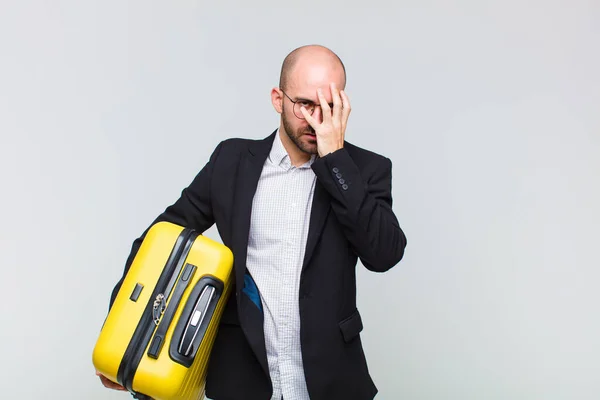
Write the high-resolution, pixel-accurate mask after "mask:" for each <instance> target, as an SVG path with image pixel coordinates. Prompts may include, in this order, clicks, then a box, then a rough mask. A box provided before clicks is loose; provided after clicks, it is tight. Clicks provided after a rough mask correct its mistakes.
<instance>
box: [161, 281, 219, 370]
mask: <svg viewBox="0 0 600 400" xmlns="http://www.w3.org/2000/svg"><path fill="white" fill-rule="evenodd" d="M223 288H224V284H223V282H222V281H221V280H219V279H217V278H215V277H213V276H203V277H202V278H200V279H199V280H198V282H197V283H196V285H195V286H194V289H193V290H192V292H191V293H190V296H189V297H188V299H187V301H186V304H185V307H184V309H183V312H182V313H181V317H180V318H179V321H178V322H177V325H176V327H175V331H174V332H173V339H172V340H171V345H170V348H169V354H170V356H171V358H172V359H173V360H174V361H176V362H178V363H180V364H182V365H184V366H186V367H189V366H191V365H192V363H193V361H194V358H195V357H196V354H197V352H198V349H199V348H200V346H201V344H202V340H203V339H204V336H205V335H206V330H207V329H208V326H209V324H210V322H211V320H212V318H213V315H214V312H215V309H216V307H217V303H218V302H219V298H220V297H221V294H222V293H223Z"/></svg>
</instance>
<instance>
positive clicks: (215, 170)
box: [101, 46, 406, 400]
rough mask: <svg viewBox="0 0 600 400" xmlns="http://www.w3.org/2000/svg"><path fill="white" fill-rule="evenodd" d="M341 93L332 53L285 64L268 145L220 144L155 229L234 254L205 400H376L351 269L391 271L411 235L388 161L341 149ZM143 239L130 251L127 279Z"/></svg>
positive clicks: (295, 56)
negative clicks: (198, 235)
mask: <svg viewBox="0 0 600 400" xmlns="http://www.w3.org/2000/svg"><path fill="white" fill-rule="evenodd" d="M345 86H346V71H345V67H344V65H343V63H342V61H341V60H340V59H339V57H338V56H337V55H335V54H334V53H333V52H332V51H331V50H329V49H327V48H325V47H322V46H304V47H301V48H298V49H296V50H294V51H293V52H291V53H290V54H289V55H288V56H287V57H286V58H285V60H284V62H283V66H282V68H281V76H280V83H279V87H276V88H273V89H272V90H271V102H272V104H273V107H274V108H275V111H276V112H277V113H278V114H280V124H279V128H278V129H276V130H275V131H274V132H273V133H272V134H270V135H269V136H267V137H266V138H265V139H262V140H248V139H229V140H225V141H223V142H221V143H220V144H219V145H218V146H217V148H216V149H215V150H214V152H213V154H212V155H211V157H210V160H209V161H208V163H207V164H206V165H205V166H204V168H203V169H202V170H201V171H200V172H199V173H198V174H197V175H196V177H195V178H194V179H193V181H192V182H191V184H190V185H189V186H188V187H186V188H185V189H184V190H183V191H182V193H181V197H180V198H179V199H178V200H177V201H176V202H175V203H174V204H172V205H170V206H169V207H167V208H166V209H165V211H164V212H163V213H162V214H160V215H159V216H158V217H157V218H156V219H155V220H154V221H153V222H152V224H150V226H151V225H153V224H155V223H157V222H159V221H170V222H173V223H176V224H179V225H182V226H187V227H191V228H194V229H195V230H197V231H199V232H204V231H206V230H207V229H208V228H210V227H211V226H212V225H213V224H216V225H217V228H218V231H219V234H220V236H221V239H222V241H223V243H224V244H225V245H226V246H228V247H229V248H230V249H231V250H232V251H233V254H234V258H235V266H234V269H235V288H234V290H233V295H232V296H230V298H229V301H228V303H227V306H226V308H225V311H224V314H223V317H222V319H221V321H220V326H219V331H218V334H217V337H216V340H215V343H214V347H213V351H212V353H211V357H210V361H209V365H208V376H207V381H206V395H207V397H209V398H210V399H214V400H267V399H272V400H280V399H282V398H283V399H285V400H308V399H312V400H332V399H340V400H346V399H352V400H367V399H373V398H374V397H375V395H376V394H377V388H376V386H375V384H374V383H373V380H372V379H371V376H370V374H369V370H368V368H367V362H366V359H365V355H364V352H363V348H362V344H361V338H360V332H361V331H362V329H363V324H362V320H361V316H360V313H359V311H358V309H357V307H356V277H355V274H356V265H357V261H358V259H359V258H360V260H361V262H362V264H363V265H364V266H365V267H366V268H367V269H369V270H371V271H375V272H384V271H387V270H389V269H390V268H392V267H393V266H394V265H396V264H397V263H398V262H399V261H400V260H401V259H402V257H403V254H404V249H405V247H406V237H405V235H404V233H403V231H402V229H401V228H400V226H399V224H398V220H397V218H396V216H395V214H394V212H393V210H392V194H391V184H392V178H391V177H392V164H391V161H390V160H389V159H388V158H386V157H384V156H381V155H378V154H375V153H373V152H370V151H367V150H364V149H361V148H359V147H357V146H354V145H352V144H350V143H349V142H347V141H345V131H346V124H347V122H348V117H349V115H350V110H351V107H350V100H349V98H348V95H347V94H346V93H345V91H344V89H345ZM366 134H368V132H366ZM148 228H149V227H148ZM146 232H147V230H146V231H145V232H144V233H143V234H142V235H141V236H140V237H139V238H137V239H136V240H135V241H134V243H133V246H132V251H131V254H130V256H129V258H128V260H127V262H126V264H125V271H124V274H123V277H124V276H125V274H126V273H127V270H128V269H129V266H130V265H131V262H132V261H133V258H134V257H135V254H136V252H137V250H138V248H139V246H140V244H141V242H142V240H143V238H144V236H145V234H146ZM121 283H122V279H121V281H119V282H118V283H117V285H116V286H115V289H114V291H113V295H112V297H111V305H112V302H113V301H114V298H115V296H116V294H117V292H118V290H119V287H120V285H121ZM101 379H102V381H103V383H104V384H105V386H108V387H112V388H116V389H122V388H121V387H119V386H118V385H114V384H111V383H110V382H107V381H106V379H104V378H103V377H101Z"/></svg>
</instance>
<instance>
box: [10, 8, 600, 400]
mask: <svg viewBox="0 0 600 400" xmlns="http://www.w3.org/2000/svg"><path fill="white" fill-rule="evenodd" d="M599 4H600V3H598V2H597V1H595V0H593V1H566V0H563V1H552V0H551V1H547V0H546V1H541V0H540V1H527V2H523V1H515V0H503V1H494V2H492V1H468V0H459V1H453V2H447V1H441V0H432V1H423V0H419V1H417V0H413V1H402V2H396V3H395V5H392V4H391V2H386V3H383V2H381V3H380V4H379V2H376V1H368V2H360V3H358V2H350V3H348V2H342V1H328V2H312V1H301V2H290V1H286V2H273V1H266V0H262V1H261V2H246V3H242V2H240V3H232V2H223V1H221V2H199V1H196V2H194V1H183V0H182V1H160V2H158V1H79V2H76V1H70V2H69V1H47V2H43V1H14V2H9V1H6V0H2V1H1V2H0V154H1V156H0V179H1V180H0V182H1V187H2V192H1V196H0V205H1V211H2V222H1V224H0V246H1V247H0V266H1V269H0V282H2V291H1V293H2V299H3V302H2V316H1V317H0V320H1V322H0V325H1V327H2V329H0V335H1V340H0V354H1V361H0V381H1V382H0V387H1V390H2V394H1V395H0V397H2V398H6V399H16V398H18V399H38V398H51V399H127V398H130V397H129V395H128V394H125V393H118V392H112V391H109V390H107V389H104V388H103V387H102V386H101V384H100V382H99V380H98V379H97V377H96V376H95V375H94V369H93V366H92V363H91V353H92V348H93V345H94V342H95V340H96V338H97V334H98V332H99V329H100V326H101V324H102V322H103V318H104V316H105V313H106V311H107V306H108V300H109V294H110V291H111V289H112V287H113V285H114V283H115V282H116V281H117V280H118V278H119V277H120V274H121V272H122V268H123V264H124V262H125V259H126V257H127V255H128V253H129V248H130V245H131V242H132V241H133V239H134V238H136V237H137V236H138V235H139V234H140V233H141V232H142V231H143V230H144V229H145V228H146V227H147V225H148V224H149V223H150V222H151V220H152V219H153V218H154V217H155V216H156V215H157V214H158V213H160V212H161V211H162V210H163V209H164V208H165V207H166V206H167V205H169V204H171V203H172V202H173V201H174V200H175V199H176V198H177V197H178V196H179V193H180V191H181V189H182V188H183V187H185V186H186V185H188V184H189V183H190V182H191V180H192V178H193V177H194V175H195V174H196V172H197V171H198V170H199V169H200V168H201V167H202V166H203V165H204V163H205V162H206V161H207V159H208V156H209V154H210V153H211V152H212V150H213V148H214V147H215V146H216V145H217V143H218V142H219V141H221V140H222V139H225V138H228V137H232V136H237V137H247V138H262V137H264V136H266V135H268V134H269V133H271V132H272V131H273V130H274V129H275V128H276V127H277V124H278V115H277V114H276V113H275V111H273V109H272V106H271V104H270V97H269V91H270V89H271V88H272V87H273V86H274V85H276V84H277V78H278V73H279V68H280V64H281V61H282V59H283V57H284V56H285V55H286V54H287V53H288V52H289V51H290V50H292V49H293V48H295V47H297V46H300V45H303V44H308V43H320V44H324V45H326V46H329V47H331V48H332V49H333V50H335V51H336V52H338V54H339V55H340V56H341V57H342V58H343V60H344V61H345V63H346V66H347V69H348V87H347V91H348V94H349V96H350V98H351V101H352V105H353V113H352V116H351V119H350V122H349V125H348V131H347V139H348V140H349V141H351V142H353V143H355V144H357V145H359V146H363V147H366V148H368V149H371V150H374V151H376V152H379V153H382V154H384V155H386V156H388V157H390V158H391V159H392V161H393V165H394V170H393V173H394V176H393V194H394V199H395V202H394V209H395V211H396V213H397V215H398V218H399V220H400V222H401V226H402V227H403V228H404V230H405V231H406V234H407V236H408V248H407V251H406V256H405V258H404V260H403V261H402V262H401V263H400V264H399V265H398V266H397V267H396V268H394V269H393V270H391V271H390V272H388V273H385V274H375V273H370V272H368V271H366V270H365V269H364V268H363V267H362V266H359V308H360V310H361V312H362V314H363V317H364V323H365V330H364V332H363V341H364V345H365V350H366V353H367V357H368V360H369V366H370V370H371V372H372V374H373V377H374V380H375V382H376V384H377V386H378V387H379V389H380V394H379V395H378V397H377V398H378V399H406V400H430V399H432V400H445V399H456V400H467V399H476V400H479V399H503V400H504V399H523V400H533V399H544V400H555V399H579V400H584V399H599V398H600V379H599V378H598V376H599V373H600V367H599V365H598V359H599V356H600V339H599V335H600V323H599V317H598V302H599V300H600V294H599V292H598V278H600V273H599V272H598V268H599V267H600V259H599V256H598V243H597V242H598V238H599V236H600V235H599V234H598V226H599V223H600V206H599V204H600V190H599V178H598V175H599V173H600V151H599V150H600V130H599V128H600V114H599V112H598V107H599V105H600V84H599V82H600V80H599V78H598V71H600V22H599V21H600V20H599V17H600V5H599ZM207 235H208V236H211V237H213V238H218V236H217V234H216V230H214V229H211V230H210V231H208V232H207Z"/></svg>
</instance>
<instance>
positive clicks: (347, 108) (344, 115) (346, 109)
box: [340, 90, 352, 132]
mask: <svg viewBox="0 0 600 400" xmlns="http://www.w3.org/2000/svg"><path fill="white" fill-rule="evenodd" d="M340 96H341V98H342V104H343V108H342V128H343V131H344V132H345V131H346V123H347V122H348V117H350V111H351V110H352V107H351V106H350V99H349V98H348V96H347V95H346V92H345V91H343V90H341V91H340Z"/></svg>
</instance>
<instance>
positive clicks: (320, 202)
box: [302, 179, 331, 271]
mask: <svg viewBox="0 0 600 400" xmlns="http://www.w3.org/2000/svg"><path fill="white" fill-rule="evenodd" d="M330 200H331V199H330V196H329V193H327V191H326V190H325V188H324V187H323V185H321V183H320V182H319V180H318V179H317V181H316V182H315V193H314V195H313V204H312V209H311V214H310V225H309V229H308V238H307V240H306V252H305V254H304V262H303V263H302V270H303V271H304V269H305V268H306V266H307V265H308V263H309V262H310V259H311V258H312V255H313V253H314V251H315V247H316V246H317V242H318V241H319V238H320V237H321V233H322V231H323V227H324V226H325V220H326V219H327V215H328V214H329V209H330V204H331V202H330Z"/></svg>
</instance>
